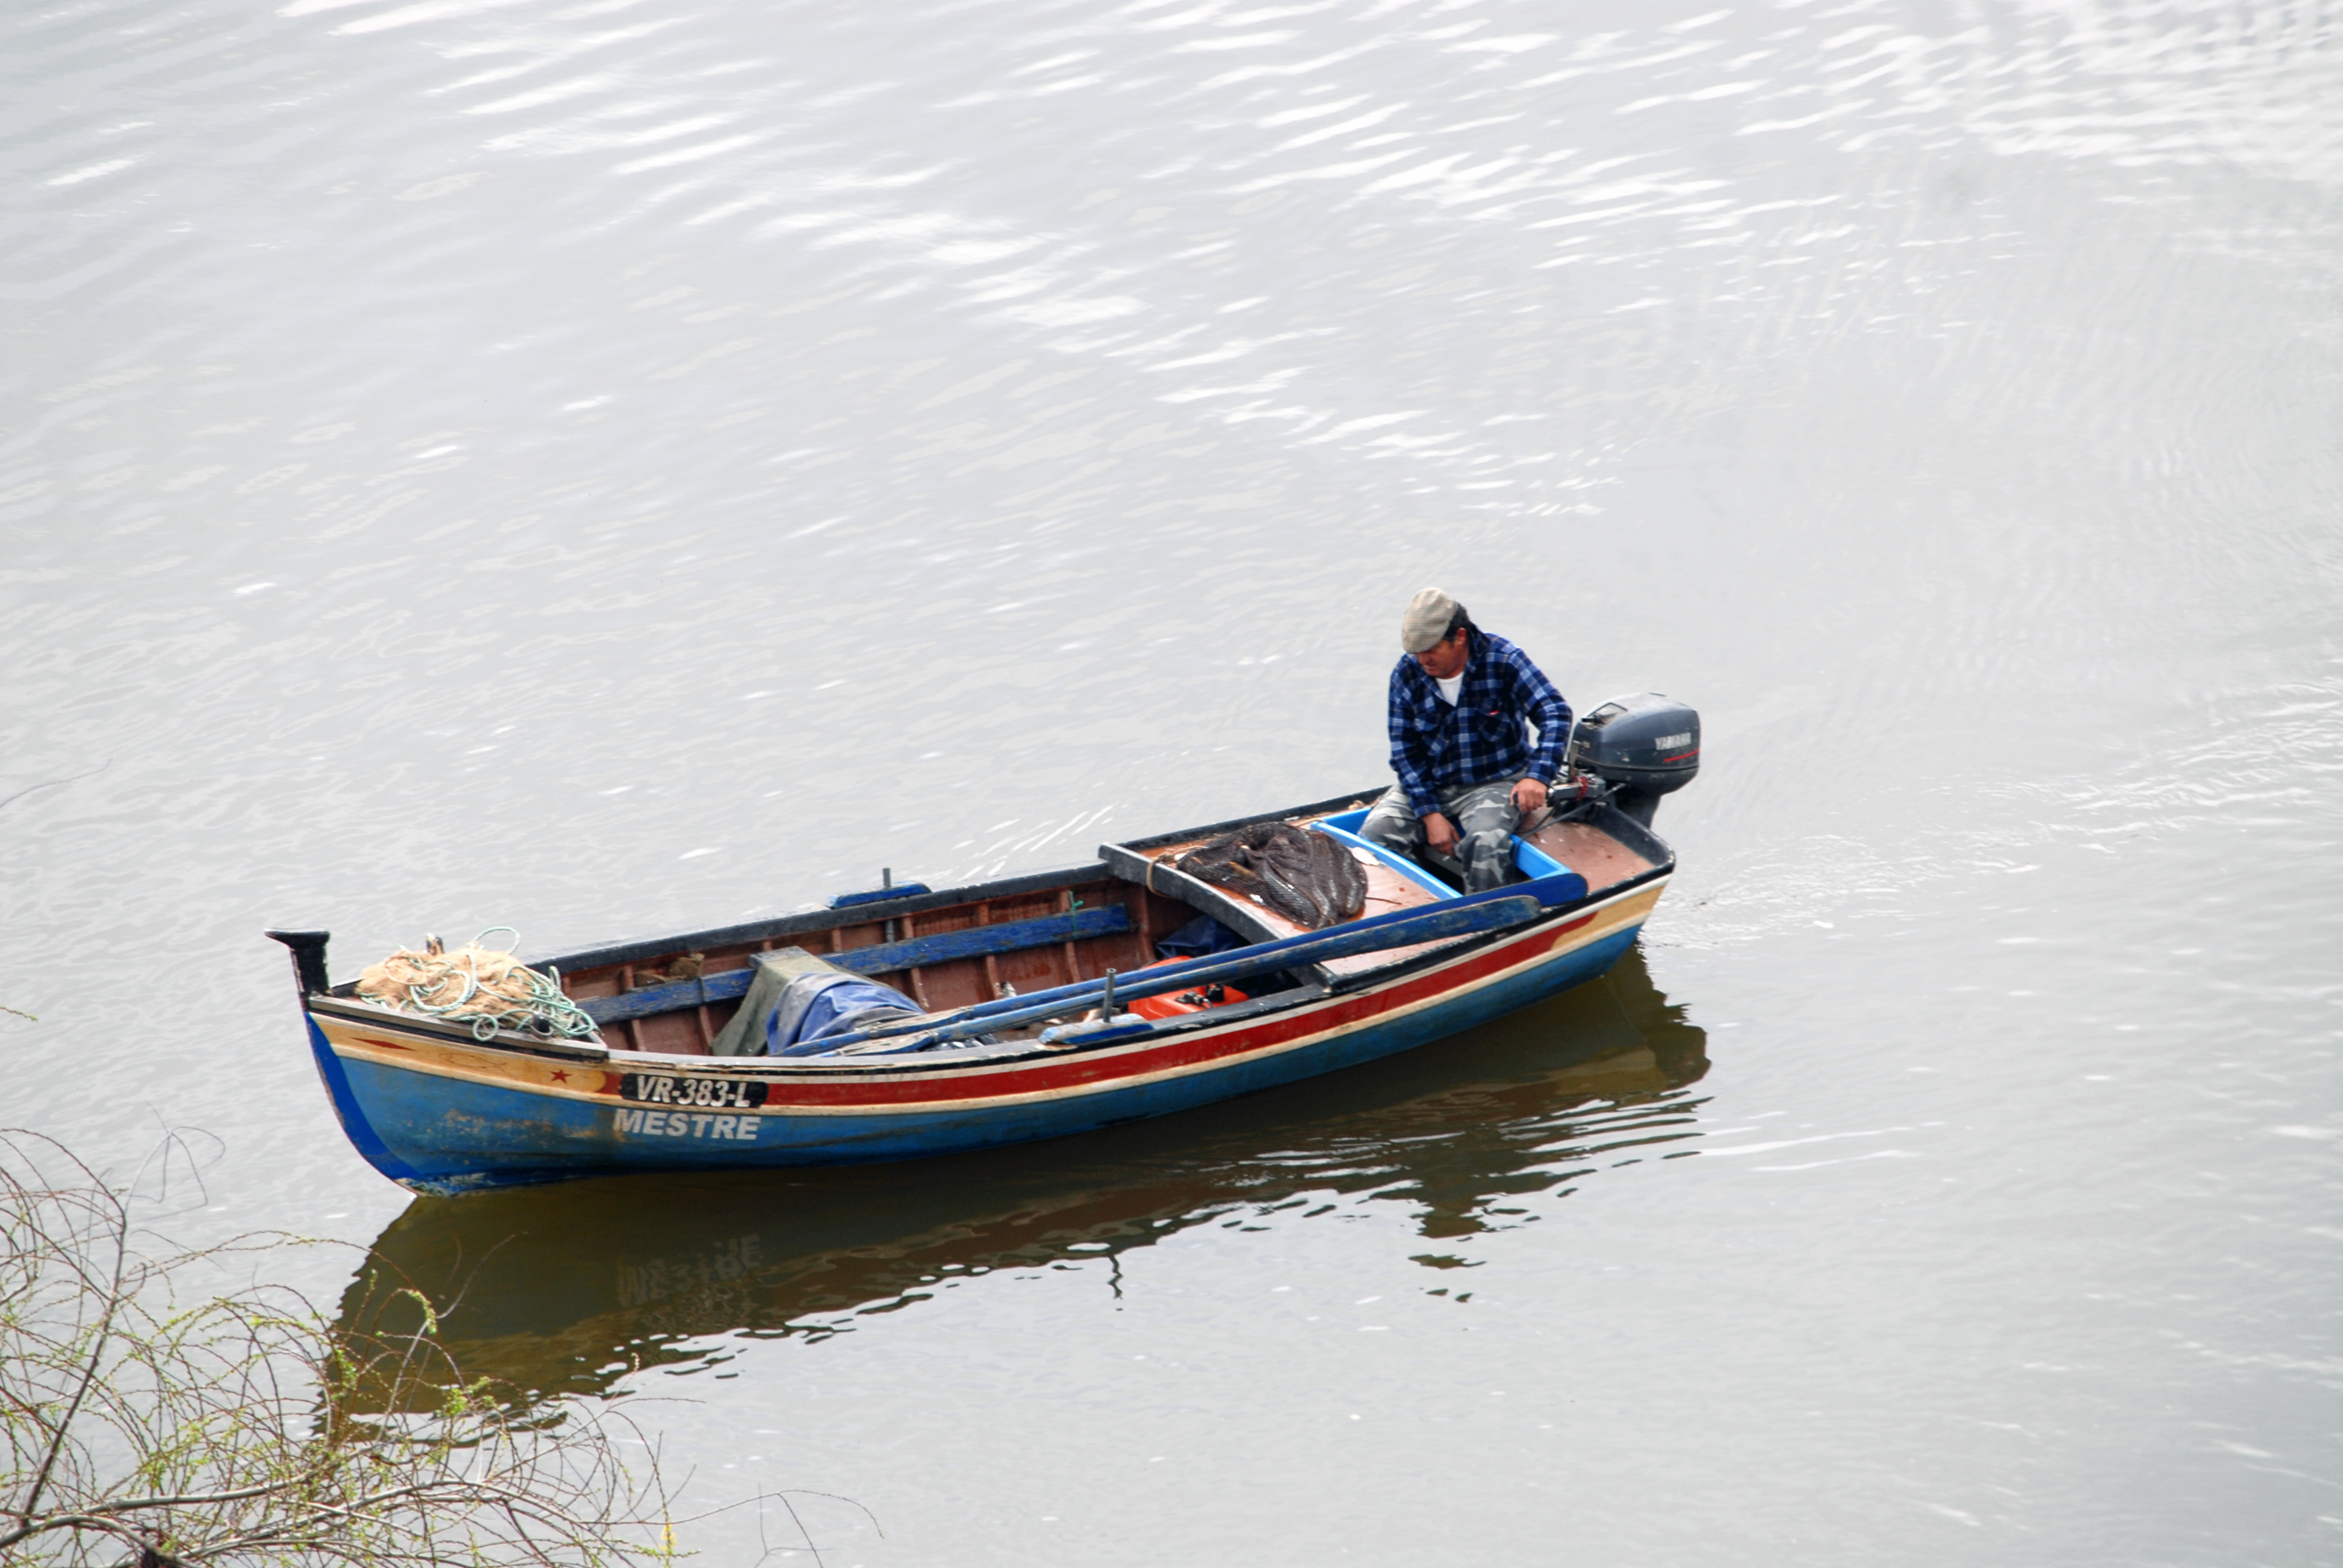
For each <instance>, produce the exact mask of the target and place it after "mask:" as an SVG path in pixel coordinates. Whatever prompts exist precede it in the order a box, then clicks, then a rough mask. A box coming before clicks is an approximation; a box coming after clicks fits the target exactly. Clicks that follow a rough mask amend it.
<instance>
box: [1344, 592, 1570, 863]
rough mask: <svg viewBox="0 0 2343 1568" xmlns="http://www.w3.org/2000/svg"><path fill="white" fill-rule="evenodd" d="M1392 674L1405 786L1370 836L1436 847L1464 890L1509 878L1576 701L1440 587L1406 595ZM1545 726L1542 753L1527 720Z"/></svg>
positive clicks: (1555, 771) (1395, 749)
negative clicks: (1457, 865) (1517, 841)
mask: <svg viewBox="0 0 2343 1568" xmlns="http://www.w3.org/2000/svg"><path fill="white" fill-rule="evenodd" d="M1399 645H1400V647H1401V648H1402V649H1403V650H1404V655H1403V658H1401V659H1400V661H1399V663H1398V665H1397V666H1396V667H1395V668H1393V670H1392V677H1391V710H1390V711H1391V760H1392V771H1393V772H1394V773H1396V774H1398V775H1399V782H1398V784H1396V785H1394V786H1393V788H1392V789H1391V790H1390V792H1389V793H1387V794H1385V795H1384V796H1383V799H1381V800H1379V801H1377V802H1376V803H1375V809H1373V811H1370V812H1368V813H1367V819H1366V821H1365V823H1364V824H1363V825H1362V826H1361V828H1360V833H1361V835H1362V836H1363V837H1364V838H1366V839H1369V840H1371V841H1372V842H1373V843H1376V844H1380V845H1382V846H1383V848H1384V849H1390V850H1392V851H1393V852H1394V853H1397V854H1402V855H1405V856H1407V857H1409V858H1410V859H1414V858H1415V857H1416V856H1417V855H1418V853H1419V852H1420V851H1421V850H1423V849H1425V848H1426V847H1427V846H1428V847H1429V848H1430V849H1431V850H1432V852H1433V854H1435V855H1442V856H1453V857H1454V858H1455V859H1457V860H1459V861H1461V862H1462V863H1463V868H1464V890H1465V891H1466V892H1468V893H1477V892H1481V891H1483V890H1486V889H1490V888H1500V887H1503V886H1504V884H1505V882H1506V880H1507V879H1508V878H1509V877H1510V876H1511V874H1512V868H1513V829H1515V828H1516V827H1518V826H1519V825H1520V823H1521V820H1522V819H1523V817H1524V816H1526V815H1527V814H1528V813H1530V812H1532V811H1534V810H1536V809H1538V808H1539V807H1541V806H1543V805H1544V804H1545V790H1546V785H1547V784H1548V783H1549V782H1550V781H1551V780H1552V779H1554V778H1555V777H1556V776H1557V775H1559V774H1560V773H1561V771H1562V757H1563V752H1562V749H1563V747H1564V745H1566V744H1567V743H1568V742H1569V739H1570V704H1569V703H1567V702H1564V700H1563V699H1562V693H1561V692H1559V691H1556V690H1555V689H1554V682H1552V681H1550V680H1548V679H1547V678H1545V676H1544V673H1543V672H1542V671H1540V670H1539V668H1538V667H1537V666H1536V665H1534V664H1533V663H1531V662H1530V657H1529V655H1527V654H1525V653H1523V651H1522V650H1521V649H1520V648H1515V647H1514V646H1513V644H1512V643H1510V642H1507V641H1506V640H1505V639H1504V638H1502V637H1494V636H1492V635H1491V634H1489V633H1488V632H1485V631H1483V630H1481V629H1480V628H1478V627H1476V626H1474V625H1473V618H1472V617H1471V616H1469V615H1467V614H1466V613H1465V610H1464V607H1463V605H1461V604H1458V603H1457V602H1456V601H1455V600H1454V599H1453V598H1450V597H1449V596H1448V595H1447V594H1445V593H1443V592H1442V591H1441V590H1440V589H1438V588H1426V589H1424V590H1423V592H1422V593H1420V594H1418V595H1416V596H1415V598H1413V599H1411V600H1409V601H1408V606H1407V613H1406V614H1405V615H1404V616H1403V617H1402V618H1400V627H1399ZM1523 720H1527V721H1528V722H1530V723H1532V724H1534V725H1536V726H1537V748H1536V749H1535V750H1534V751H1533V750H1532V749H1531V748H1530V745H1529V740H1528V737H1527V736H1526V735H1525V734H1524V733H1523V728H1522V727H1523Z"/></svg>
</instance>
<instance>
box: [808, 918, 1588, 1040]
mask: <svg viewBox="0 0 2343 1568" xmlns="http://www.w3.org/2000/svg"><path fill="white" fill-rule="evenodd" d="M1544 912H1545V906H1544V904H1541V903H1540V902H1539V901H1538V900H1537V899H1536V898H1535V897H1534V896H1533V895H1531V894H1528V893H1522V892H1515V893H1511V894H1501V895H1499V896H1497V897H1494V898H1491V897H1489V896H1488V895H1486V894H1483V895H1482V896H1480V897H1478V898H1475V899H1471V900H1457V901H1456V902H1453V903H1450V904H1445V905H1436V906H1434V907H1433V908H1431V909H1428V910H1393V912H1392V913H1390V914H1387V915H1376V916H1374V917H1373V918H1372V919H1370V920H1357V921H1353V922H1352V923H1351V924H1349V925H1346V926H1342V927H1338V928H1337V929H1335V930H1332V931H1312V932H1306V933H1304V934H1303V935H1301V936H1298V937H1284V938H1281V939H1280V940H1276V941H1273V942H1260V943H1257V944H1255V945H1254V946H1252V947H1249V948H1241V949H1238V950H1234V951H1232V952H1225V953H1210V954H1207V955H1205V956H1204V957H1202V958H1198V959H1191V960H1188V961H1187V962H1185V963H1181V964H1161V965H1155V966H1151V967H1150V968H1147V969H1143V970H1132V971H1131V973H1129V974H1123V975H1112V976H1108V977H1105V978H1102V979H1100V980H1084V981H1081V982H1080V983H1079V984H1076V985H1070V986H1059V987H1057V988H1056V989H1055V990H1045V991H1035V992H1034V993H1033V994H1032V995H1031V996H1021V997H1008V998H1003V999H1002V1000H999V1001H990V1002H981V1003H979V1004H978V1005H977V1006H975V1007H972V1008H969V1009H967V1010H964V1011H961V1012H958V1013H955V1014H953V1015H952V1016H951V1017H950V1018H948V1019H942V1020H935V1021H927V1020H910V1021H906V1022H901V1023H895V1024H882V1025H880V1027H878V1028H876V1029H872V1030H863V1031H860V1032H857V1033H852V1034H841V1035H839V1036H837V1037H836V1038H835V1039H832V1040H824V1041H823V1042H822V1044H823V1049H824V1052H825V1053H827V1052H829V1051H833V1050H838V1049H840V1048H841V1047H843V1046H848V1045H854V1044H858V1043H860V1042H861V1041H863V1040H882V1039H887V1038H890V1037H892V1036H897V1035H910V1034H922V1035H930V1037H931V1038H930V1043H931V1044H939V1045H940V1044H941V1043H943V1042H944V1041H946V1040H966V1039H968V1038H970V1036H972V1035H979V1034H983V1033H985V1032H987V1031H988V1030H996V1029H1011V1028H1014V1027H1016V1026H1017V1025H1019V1024H1023V1023H1034V1022H1038V1021H1039V1020H1042V1019H1045V1018H1055V1017H1057V1016H1059V1015H1060V1014H1061V1013H1065V1012H1070V1011H1071V1010H1074V1009H1076V1008H1080V1007H1087V1006H1090V1005H1091V1004H1093V1003H1096V1002H1098V1001H1100V1000H1102V999H1104V998H1105V997H1107V996H1109V995H1112V996H1113V997H1114V999H1115V1000H1117V1001H1118V1002H1121V1001H1124V1000H1130V999H1131V998H1134V997H1143V996H1160V995H1161V994H1162V993H1163V992H1165V991H1172V990H1186V989H1187V988H1189V987H1191V986H1198V985H1210V984H1212V982H1214V981H1215V980H1242V979H1244V978H1245V977H1246V976H1248V975H1257V974H1266V973H1268V972H1270V971H1272V970H1283V969H1297V968H1301V967H1302V966H1304V965H1309V964H1320V963H1325V962H1328V961H1330V960H1334V959H1346V958H1352V957H1355V956H1356V955H1358V954H1360V953H1373V952H1382V951H1384V950H1387V949H1391V948H1403V947H1410V946H1413V945H1414V944H1415V943H1418V942H1436V941H1442V940H1446V939H1448V938H1452V937H1467V936H1478V935H1480V934H1481V933H1483V932H1485V931H1495V930H1504V929H1506V928H1507V927H1511V926H1519V925H1526V924H1528V923H1529V922H1530V921H1532V920H1536V919H1537V918H1538V917H1539V916H1540V915H1542V914H1544Z"/></svg>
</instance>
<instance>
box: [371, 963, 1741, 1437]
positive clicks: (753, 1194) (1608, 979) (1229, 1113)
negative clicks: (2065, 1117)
mask: <svg viewBox="0 0 2343 1568" xmlns="http://www.w3.org/2000/svg"><path fill="white" fill-rule="evenodd" d="M1706 1043H1707V1037H1706V1035H1705V1034H1704V1032H1703V1031H1702V1030H1700V1029H1699V1028H1698V1027H1696V1026H1694V1025H1693V1024H1691V1023H1688V1022H1686V1021H1685V1020H1684V1016H1683V1010H1682V1009H1681V1008H1678V1007H1675V1006H1672V1005H1671V1004H1670V1003H1669V1002H1668V1001H1667V1000H1666V999H1665V998H1664V997H1663V996H1662V995H1661V994H1660V992H1659V990H1657V988H1655V987H1654V985H1653V984H1652V981H1651V977H1650V975H1649V974H1648V972H1647V971H1646V970H1645V969H1644V960H1643V954H1642V952H1641V950H1634V951H1631V952H1629V953H1628V954H1627V955H1626V956H1625V957H1624V958H1622V959H1621V960H1620V961H1619V962H1618V964H1617V965H1616V966H1615V967H1614V968H1613V970H1611V972H1610V973H1609V974H1608V975H1607V976H1605V977H1604V979H1602V980H1597V981H1594V982H1593V983H1591V984H1588V985H1584V986H1581V987H1579V988H1578V989H1577V990H1573V991H1570V992H1567V993H1565V994H1564V995H1562V996H1560V997H1556V998H1554V999H1553V1000H1550V1001H1548V1002H1545V1003H1544V1004H1542V1005H1539V1006H1536V1007H1532V1008H1529V1009H1526V1010H1523V1011H1521V1012H1518V1013H1515V1014H1513V1015H1512V1016H1510V1017H1507V1018H1505V1019H1503V1020H1499V1021H1497V1022H1495V1023H1493V1024H1490V1025H1487V1026H1485V1027H1483V1028H1481V1029H1478V1030H1470V1031H1468V1032H1466V1033H1463V1034H1460V1035H1456V1036H1454V1037H1453V1038H1452V1039H1450V1040H1445V1041H1443V1042H1441V1043H1439V1044H1437V1045H1434V1046H1430V1047H1427V1048H1425V1049H1423V1050H1418V1051H1415V1052H1412V1053H1409V1054H1406V1055H1403V1056H1399V1057H1394V1058H1392V1059H1390V1060H1384V1061H1382V1062H1377V1063H1374V1064H1372V1065H1369V1066H1366V1067H1362V1068H1356V1069H1353V1070H1351V1071H1349V1072H1345V1073H1340V1074H1336V1075H1333V1076H1331V1077H1327V1078H1321V1079H1315V1080H1312V1081H1309V1082H1306V1083H1300V1084H1294V1085H1292V1086H1290V1087H1287V1088H1284V1089H1280V1090H1275V1091H1269V1092H1267V1093H1262V1094H1257V1095H1253V1096H1252V1097H1249V1098H1247V1099H1243V1100H1237V1101H1228V1102H1226V1103H1224V1104H1221V1105H1216V1106H1211V1107H1207V1108H1205V1109H1202V1110H1199V1111H1189V1112H1187V1113H1185V1114H1183V1115H1181V1116H1176V1117H1168V1118H1164V1119H1161V1120H1159V1121H1147V1122H1142V1123H1137V1124H1133V1125H1131V1126H1128V1127H1121V1128H1114V1129H1110V1130H1108V1131H1101V1132H1097V1133H1092V1134H1090V1135H1088V1136H1085V1137H1081V1138H1076V1139H1070V1140H1066V1141H1061V1142H1054V1143H1045V1144H1031V1145H1026V1146H1023V1147H1020V1148H1015V1149H1010V1150H1001V1151H990V1152H987V1153H982V1154H974V1155H967V1156H961V1157H958V1158H953V1159H941V1160H927V1161H914V1162H910V1163H906V1164H900V1165H880V1166H859V1167H858V1166H847V1167H831V1168H828V1169H822V1170H815V1171H741V1172H735V1173H727V1174H721V1175H675V1176H632V1177H626V1178H619V1179H612V1180H604V1181H579V1182H572V1183H567V1184H563V1185H558V1186H550V1187H530V1188H519V1189H512V1190H508V1191H491V1192H482V1193H478V1194H473V1195H469V1196H466V1197H461V1198H418V1199H417V1200H416V1201H414V1202H413V1203H412V1204H410V1205H409V1206H408V1207H407V1210H406V1211H405V1212H403V1213H402V1214H400V1215H399V1216H398V1217H397V1219H396V1220H393V1221H391V1222H390V1224H389V1226H388V1227H387V1229H386V1230H385V1231H383V1233H382V1235H381V1236H380V1237H379V1238H378V1239H377V1241H376V1243H375V1256H374V1258H373V1259H371V1260H369V1261H368V1263H367V1266H366V1267H365V1268H364V1269H362V1270H361V1271H359V1273H358V1275H357V1278H356V1279H354V1280H353V1281H352V1282H351V1284H350V1287H349V1289H348V1291H347V1292H346V1294H345V1296H344V1299H343V1306H342V1323H343V1325H344V1327H345V1328H347V1329H352V1330H356V1329H359V1328H363V1327H367V1326H375V1327H392V1328H396V1327H399V1326H402V1325H401V1324H400V1322H399V1319H400V1318H401V1317H402V1316H405V1317H407V1318H408V1319H410V1320H411V1319H412V1317H413V1315H414V1313H413V1309H412V1308H411V1307H407V1305H406V1304H405V1303H403V1302H401V1301H400V1300H398V1299H397V1297H396V1295H395V1292H397V1290H399V1289H400V1288H402V1287H412V1288H414V1289H417V1290H419V1291H421V1292H423V1293H424V1294H426V1295H427V1296H428V1297H430V1298H431V1299H432V1300H433V1301H435V1302H440V1303H443V1304H446V1310H445V1311H444V1312H443V1315H442V1318H441V1324H440V1331H441V1335H442V1338H443V1342H445V1343H446V1345H447V1348H448V1350H449V1351H450V1352H452V1353H453V1354H454V1356H455V1358H456V1361H457V1364H458V1365H459V1366H460V1367H462V1368H463V1370H464V1371H465V1372H466V1373H467V1374H468V1375H470V1376H476V1377H477V1376H487V1377H494V1378H498V1379H501V1380H504V1381H505V1382H509V1383H511V1384H512V1385H514V1386H515V1387H516V1388H517V1389H518V1390H522V1391H527V1392H530V1393H536V1394H542V1395H558V1394H564V1393H599V1392H606V1391H608V1389H609V1388H610V1386H611V1385H612V1384H613V1383H614V1382H617V1381H618V1379H619V1378H621V1377H623V1376H625V1375H627V1374H628V1372H631V1371H632V1370H634V1369H635V1368H636V1367H639V1366H658V1365H668V1366H675V1365H678V1364H679V1363H691V1362H697V1363H702V1364H706V1363H709V1362H717V1361H721V1360H724V1359H729V1355H730V1354H731V1353H732V1351H731V1349H730V1347H729V1346H727V1345H725V1344H723V1343H720V1342H719V1343H716V1344H709V1343H708V1342H707V1341H708V1338H709V1336H712V1335H729V1334H733V1333H736V1332H745V1333H747V1334H749V1335H751V1336H755V1337H781V1336H788V1335H795V1336H800V1337H809V1338H820V1337H825V1336H828V1335H830V1334H834V1333H840V1332H848V1331H850V1330H851V1329H852V1327H853V1326H854V1323H855V1321H856V1320H857V1319H858V1318H859V1317H861V1316H865V1315H868V1314H870V1313H873V1312H891V1311H895V1310H898V1309H900V1308H903V1307H907V1306H910V1305H913V1304H915V1303H917V1302H920V1301H923V1300H926V1299H928V1298H929V1297H930V1296H931V1295H932V1294H933V1293H934V1292H936V1291H937V1290H938V1289H940V1288H943V1287H944V1285H945V1283H946V1282H949V1281H950V1280H952V1279H954V1278H956V1277H958V1278H966V1277H970V1276H976V1275H981V1274H986V1273H990V1272H993V1271H999V1270H1003V1269H1009V1270H1021V1269H1040V1268H1048V1267H1051V1266H1053V1265H1057V1266H1065V1265H1074V1264H1080V1263H1084V1262H1091V1263H1095V1262H1098V1261H1101V1260H1106V1261H1109V1262H1110V1266H1111V1261H1112V1260H1113V1259H1114V1258H1115V1257H1116V1256H1117V1255H1118V1254H1120V1253H1121V1252H1123V1251H1128V1250H1130V1249H1133V1248H1139V1247H1145V1246H1148V1245H1150V1244H1151V1243H1152V1242H1154V1241H1157V1240H1158V1239H1160V1238H1161V1237H1164V1236H1170V1235H1175V1234H1178V1233H1179V1232H1181V1231H1186V1230H1189V1229H1192V1228H1193V1227H1196V1226H1200V1225H1208V1224H1212V1223H1215V1222H1237V1223H1242V1221H1243V1220H1244V1219H1246V1218H1247V1217H1251V1216H1258V1215H1265V1214H1268V1213H1270V1212H1272V1211H1277V1210H1280V1209H1282V1208H1286V1207H1290V1206H1292V1205H1295V1204H1299V1203H1303V1202H1305V1201H1311V1200H1322V1199H1327V1198H1334V1197H1340V1196H1345V1195H1348V1196H1354V1197H1355V1196H1357V1195H1361V1194H1372V1196H1373V1198H1374V1199H1375V1200H1378V1201H1399V1202H1406V1203H1411V1204H1413V1205H1414V1206H1415V1208H1416V1211H1417V1213H1416V1224H1417V1228H1418V1230H1419V1231H1420V1233H1421V1235H1422V1237H1423V1239H1424V1242H1425V1243H1426V1250H1425V1251H1423V1252H1421V1253H1418V1254H1415V1256H1416V1258H1417V1261H1421V1262H1423V1263H1424V1264H1426V1265H1427V1266H1429V1267H1433V1268H1443V1267H1449V1266H1453V1265H1454V1264H1455V1263H1457V1262H1459V1261H1462V1260H1461V1259H1458V1258H1456V1257H1453V1256H1452V1255H1450V1254H1448V1253H1446V1252H1444V1251H1442V1250H1441V1244H1442V1243H1443V1242H1444V1241H1451V1240H1453V1238H1457V1237H1461V1236H1465V1235H1469V1234H1471V1233H1473V1232H1474V1231H1485V1230H1492V1229H1503V1228H1504V1227H1505V1226H1506V1225H1507V1224H1509V1223H1513V1222H1516V1221H1515V1218H1514V1217H1515V1216H1517V1215H1518V1214H1520V1213H1521V1212H1522V1208H1521V1200H1523V1199H1524V1198H1526V1197H1528V1196H1529V1195H1531V1194H1534V1193H1540V1192H1554V1191H1569V1190H1570V1189H1571V1188H1572V1187H1573V1186H1574V1184H1575V1183H1577V1182H1578V1181H1581V1180H1582V1179H1584V1177H1586V1176H1588V1175H1589V1174H1591V1173H1593V1172H1594V1171H1595V1170H1596V1169H1598V1162H1599V1167H1600V1168H1608V1167H1609V1166H1611V1165H1614V1164H1616V1163H1619V1162H1621V1161H1628V1160H1633V1159H1635V1158H1637V1157H1644V1158H1664V1157H1666V1156H1667V1155H1668V1154H1670V1153H1672V1152H1679V1151H1681V1149H1682V1146H1683V1145H1684V1141H1685V1140H1687V1139H1689V1138H1691V1137H1693V1136H1694V1133H1693V1132H1692V1131H1691V1127H1690V1124H1691V1121H1692V1112H1693V1111H1694V1108H1695V1107H1696V1106H1697V1105H1698V1104H1699V1101H1698V1100H1696V1099H1694V1098H1693V1097H1692V1096H1691V1095H1689V1094H1688V1093H1687V1092H1686V1089H1687V1086H1688V1085H1690V1084H1692V1083H1694V1082H1695V1081H1697V1080H1699V1078H1700V1077H1701V1076H1702V1075H1703V1074H1704V1072H1706V1071H1707V1070H1708V1059H1707V1054H1706ZM449 1303H452V1304H449Z"/></svg>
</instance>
